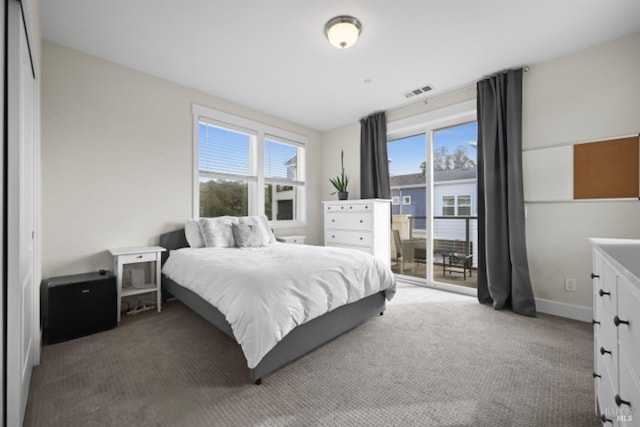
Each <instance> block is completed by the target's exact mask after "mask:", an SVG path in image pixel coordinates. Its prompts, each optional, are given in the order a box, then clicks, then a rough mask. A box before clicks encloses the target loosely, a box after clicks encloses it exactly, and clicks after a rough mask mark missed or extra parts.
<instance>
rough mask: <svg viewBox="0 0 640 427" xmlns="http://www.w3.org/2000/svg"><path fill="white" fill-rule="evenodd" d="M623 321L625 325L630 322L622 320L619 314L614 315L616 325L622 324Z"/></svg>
mask: <svg viewBox="0 0 640 427" xmlns="http://www.w3.org/2000/svg"><path fill="white" fill-rule="evenodd" d="M621 323H624V324H625V325H628V324H629V321H628V320H620V318H619V317H618V316H614V317H613V324H614V325H616V326H620V324H621Z"/></svg>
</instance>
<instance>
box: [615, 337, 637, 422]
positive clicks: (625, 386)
mask: <svg viewBox="0 0 640 427" xmlns="http://www.w3.org/2000/svg"><path fill="white" fill-rule="evenodd" d="M631 360H635V361H636V364H637V361H638V359H633V358H630V357H629V355H628V354H627V353H626V352H625V351H624V350H622V351H621V352H620V372H625V375H620V393H619V394H618V396H619V397H620V399H621V400H624V401H626V402H629V404H626V403H622V402H621V400H620V401H619V402H620V406H616V408H617V410H618V415H622V416H623V417H625V416H626V418H623V419H622V421H626V422H623V423H621V425H624V426H640V415H638V412H640V378H638V373H637V371H635V370H634V368H633V366H632V363H631ZM616 404H617V402H616ZM633 412H635V414H633ZM633 415H635V416H633Z"/></svg>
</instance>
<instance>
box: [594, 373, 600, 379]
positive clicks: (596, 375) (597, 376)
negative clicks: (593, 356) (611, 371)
mask: <svg viewBox="0 0 640 427" xmlns="http://www.w3.org/2000/svg"><path fill="white" fill-rule="evenodd" d="M593 378H602V375H598V374H596V373H595V372H594V373H593Z"/></svg>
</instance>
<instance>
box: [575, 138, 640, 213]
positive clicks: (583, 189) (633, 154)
mask: <svg viewBox="0 0 640 427" xmlns="http://www.w3.org/2000/svg"><path fill="white" fill-rule="evenodd" d="M628 197H635V198H638V197H640V137H638V136H634V137H629V138H618V139H610V140H606V141H598V142H590V143H585V144H576V145H574V146H573V198H574V199H576V200H578V199H610V198H628Z"/></svg>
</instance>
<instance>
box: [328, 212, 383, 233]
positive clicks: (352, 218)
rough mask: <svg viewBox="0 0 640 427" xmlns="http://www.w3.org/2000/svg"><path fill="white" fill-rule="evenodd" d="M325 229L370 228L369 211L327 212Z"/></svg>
mask: <svg viewBox="0 0 640 427" xmlns="http://www.w3.org/2000/svg"><path fill="white" fill-rule="evenodd" d="M325 221H326V223H325V227H326V228H327V229H342V230H371V226H372V224H371V213H369V212H358V213H344V214H343V213H327V215H326V219H325Z"/></svg>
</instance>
